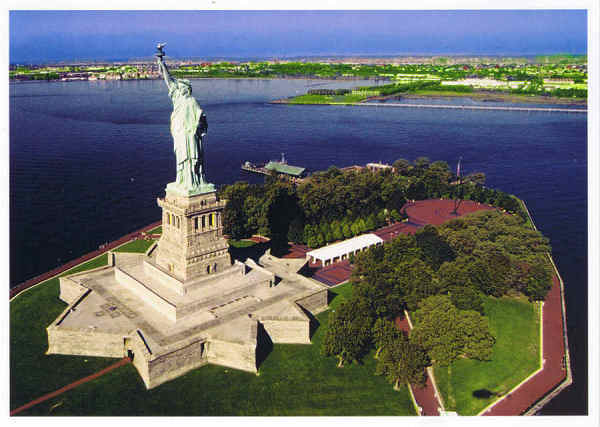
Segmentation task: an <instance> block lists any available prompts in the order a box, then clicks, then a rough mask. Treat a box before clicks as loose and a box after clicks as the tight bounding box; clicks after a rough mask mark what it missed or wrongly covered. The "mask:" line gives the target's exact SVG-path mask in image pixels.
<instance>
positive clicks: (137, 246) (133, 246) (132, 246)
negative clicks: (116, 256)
mask: <svg viewBox="0 0 600 427" xmlns="http://www.w3.org/2000/svg"><path fill="white" fill-rule="evenodd" d="M153 244H154V240H144V239H138V240H132V241H131V242H128V243H125V244H124V245H122V246H119V247H118V248H116V249H115V252H140V253H144V252H146V251H147V250H148V248H149V247H150V246H152V245H153Z"/></svg>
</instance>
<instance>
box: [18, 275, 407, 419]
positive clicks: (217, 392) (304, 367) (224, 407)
mask: <svg viewBox="0 0 600 427" xmlns="http://www.w3.org/2000/svg"><path fill="white" fill-rule="evenodd" d="M350 293H351V287H350V284H345V285H341V286H339V287H337V288H334V289H332V292H331V296H332V297H333V298H332V300H331V308H332V309H335V307H337V306H338V305H339V304H340V303H341V302H342V301H343V299H344V298H346V297H348V296H349V295H350ZM57 295H58V280H55V281H51V283H47V284H45V285H43V286H40V287H37V288H34V289H31V290H30V291H29V292H26V293H25V294H23V295H21V296H20V297H18V298H17V299H16V300H14V301H13V302H12V303H11V335H12V337H11V338H12V340H11V404H10V407H11V409H14V408H16V407H18V406H21V405H23V404H24V403H27V402H28V401H30V400H32V399H34V398H36V397H39V396H41V395H43V394H45V393H47V392H49V391H53V390H55V389H58V388H59V387H61V386H63V385H66V384H69V383H70V382H72V381H74V380H76V379H79V378H81V377H83V376H85V375H88V374H90V373H92V372H95V371H98V370H100V369H101V368H103V367H105V366H107V365H109V364H111V363H113V362H114V361H115V360H116V359H103V358H90V357H77V356H46V355H44V352H45V350H46V348H47V341H46V340H47V339H46V332H45V327H46V326H47V325H48V324H49V323H50V322H51V321H52V320H54V319H55V318H56V317H57V316H58V314H59V313H60V312H61V311H62V310H63V309H64V307H65V305H64V304H63V303H62V302H60V301H59V300H58V298H57ZM32 312H34V313H36V316H31V313H32ZM328 315H329V310H328V311H325V312H323V313H321V314H319V315H318V316H317V321H318V323H319V326H318V328H317V329H316V331H315V333H314V335H313V337H312V344H310V345H290V344H275V345H273V348H272V350H271V352H270V354H269V355H268V356H267V358H266V359H265V361H264V362H263V363H262V365H261V366H260V368H259V372H260V375H258V376H257V375H254V374H249V373H246V372H241V371H237V370H234V369H229V368H224V367H220V366H212V365H207V366H204V367H202V368H199V369H195V370H193V371H191V372H189V373H187V374H186V375H184V376H182V377H179V378H177V379H175V380H173V381H170V382H168V383H165V384H163V385H161V386H159V387H157V388H155V389H153V390H146V388H145V387H144V385H143V383H142V380H141V379H140V378H139V376H138V374H137V371H136V370H135V368H134V367H133V366H132V365H127V366H125V367H122V368H119V369H117V370H115V371H113V372H111V373H109V374H107V375H105V376H103V377H101V378H98V379H96V380H94V381H92V382H90V383H87V384H84V385H82V386H80V387H78V388H76V389H74V390H71V391H69V392H67V393H65V394H62V395H60V396H57V397H55V398H53V399H50V400H48V401H46V402H43V403H41V404H39V405H37V406H35V407H33V408H30V409H29V410H27V411H24V412H22V413H21V414H22V415H115V416H117V415H213V416H214V415H255V416H268V415H389V416H392V415H415V412H414V407H413V405H412V402H411V399H410V395H409V393H408V390H407V388H405V387H403V388H402V389H401V390H400V391H398V392H396V391H394V390H393V388H392V386H391V385H390V384H388V383H387V382H386V381H385V379H384V378H383V377H379V376H375V375H374V374H373V373H374V370H375V360H374V359H373V357H372V355H368V356H367V357H366V358H365V360H364V364H363V365H356V364H353V365H348V366H345V367H344V368H341V369H340V368H336V367H335V366H336V363H337V361H336V359H334V358H326V357H323V356H322V355H321V354H320V348H321V340H322V338H323V335H324V333H325V330H326V328H327V318H328Z"/></svg>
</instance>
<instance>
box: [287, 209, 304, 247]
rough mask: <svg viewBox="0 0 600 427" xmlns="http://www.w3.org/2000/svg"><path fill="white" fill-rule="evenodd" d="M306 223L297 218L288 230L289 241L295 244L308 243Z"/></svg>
mask: <svg viewBox="0 0 600 427" xmlns="http://www.w3.org/2000/svg"><path fill="white" fill-rule="evenodd" d="M304 228H305V226H304V221H303V220H302V218H301V217H299V216H297V217H295V218H294V219H293V220H292V222H291V223H290V228H289V230H288V234H287V237H288V241H290V242H294V243H306V240H305V239H304Z"/></svg>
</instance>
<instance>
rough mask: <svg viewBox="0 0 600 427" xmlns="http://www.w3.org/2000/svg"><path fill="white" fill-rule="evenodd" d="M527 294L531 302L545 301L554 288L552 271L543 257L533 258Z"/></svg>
mask: <svg viewBox="0 0 600 427" xmlns="http://www.w3.org/2000/svg"><path fill="white" fill-rule="evenodd" d="M530 262H531V268H530V269H529V277H528V279H527V288H526V290H525V294H526V295H527V296H528V297H529V300H530V301H543V300H544V298H546V295H547V294H548V291H549V290H550V288H551V287H552V270H551V268H550V265H549V262H548V260H547V259H545V257H543V256H537V257H532V259H531V261H530Z"/></svg>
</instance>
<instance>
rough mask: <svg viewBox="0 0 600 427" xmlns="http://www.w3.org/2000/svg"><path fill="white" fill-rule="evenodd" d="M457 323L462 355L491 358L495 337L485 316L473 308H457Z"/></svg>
mask: <svg viewBox="0 0 600 427" xmlns="http://www.w3.org/2000/svg"><path fill="white" fill-rule="evenodd" d="M458 324H459V327H460V333H461V334H462V336H463V337H462V339H463V341H464V347H463V355H464V356H465V357H468V358H469V359H477V360H491V359H492V350H493V347H494V343H495V342H496V340H495V338H494V337H493V336H492V334H491V333H490V328H489V325H488V320H487V318H485V317H483V316H482V315H481V314H480V313H478V312H476V311H473V310H466V311H463V310H459V315H458Z"/></svg>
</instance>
